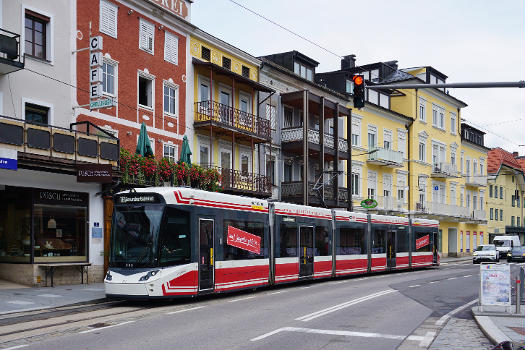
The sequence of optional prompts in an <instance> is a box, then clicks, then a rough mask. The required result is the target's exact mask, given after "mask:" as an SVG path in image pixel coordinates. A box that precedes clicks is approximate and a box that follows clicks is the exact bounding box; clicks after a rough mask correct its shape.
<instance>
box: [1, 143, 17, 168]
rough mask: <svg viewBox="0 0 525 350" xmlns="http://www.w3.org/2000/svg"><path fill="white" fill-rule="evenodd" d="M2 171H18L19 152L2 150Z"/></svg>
mask: <svg viewBox="0 0 525 350" xmlns="http://www.w3.org/2000/svg"><path fill="white" fill-rule="evenodd" d="M0 169H8V170H17V169H18V151H16V150H12V149H8V148H0Z"/></svg>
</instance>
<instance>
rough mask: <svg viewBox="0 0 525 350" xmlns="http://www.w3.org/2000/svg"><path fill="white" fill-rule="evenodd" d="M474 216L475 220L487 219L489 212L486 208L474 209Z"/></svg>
mask: <svg viewBox="0 0 525 350" xmlns="http://www.w3.org/2000/svg"><path fill="white" fill-rule="evenodd" d="M472 218H473V219H474V220H483V221H484V220H487V212H486V211H485V210H473V211H472Z"/></svg>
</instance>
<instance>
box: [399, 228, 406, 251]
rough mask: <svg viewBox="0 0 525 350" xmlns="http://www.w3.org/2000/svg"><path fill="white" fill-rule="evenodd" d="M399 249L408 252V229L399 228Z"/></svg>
mask: <svg viewBox="0 0 525 350" xmlns="http://www.w3.org/2000/svg"><path fill="white" fill-rule="evenodd" d="M397 251H398V252H408V230H397Z"/></svg>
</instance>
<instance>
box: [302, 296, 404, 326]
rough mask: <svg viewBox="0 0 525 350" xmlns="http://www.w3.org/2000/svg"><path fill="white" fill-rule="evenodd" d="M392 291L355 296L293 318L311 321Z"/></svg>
mask: <svg viewBox="0 0 525 350" xmlns="http://www.w3.org/2000/svg"><path fill="white" fill-rule="evenodd" d="M393 292H397V291H396V290H394V289H387V290H383V291H380V292H377V293H374V294H370V295H366V296H364V297H361V298H357V299H353V300H350V301H347V302H344V303H341V304H337V305H334V306H331V307H329V308H326V309H323V310H319V311H316V312H312V313H311V314H308V315H304V316H301V317H298V318H296V319H295V320H296V321H304V322H307V321H311V320H313V319H315V318H317V317H321V316H325V315H327V314H329V313H332V312H335V311H339V310H341V309H344V308H347V307H349V306H352V305H355V304H358V303H361V302H364V301H367V300H370V299H374V298H377V297H380V296H383V295H386V294H390V293H393Z"/></svg>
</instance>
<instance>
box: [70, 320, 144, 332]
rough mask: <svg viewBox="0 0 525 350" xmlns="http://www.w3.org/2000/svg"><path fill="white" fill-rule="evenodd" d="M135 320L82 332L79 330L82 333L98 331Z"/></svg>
mask: <svg viewBox="0 0 525 350" xmlns="http://www.w3.org/2000/svg"><path fill="white" fill-rule="evenodd" d="M133 322H135V321H126V322H122V323H119V324H114V325H111V326H106V327H100V328H93V329H88V330H87V331H82V332H79V333H80V334H84V333H91V332H96V331H100V330H103V329H107V328H113V327H117V326H122V325H125V324H128V323H133Z"/></svg>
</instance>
